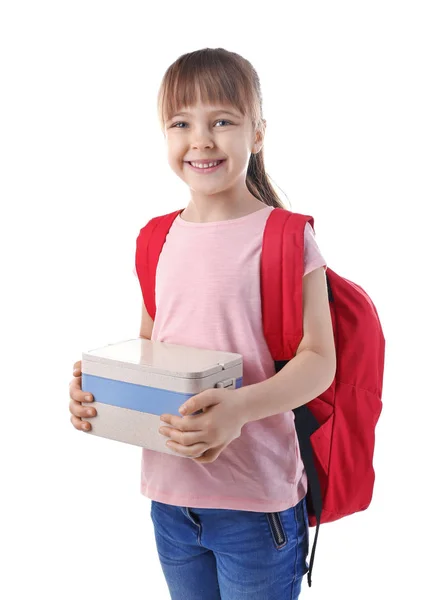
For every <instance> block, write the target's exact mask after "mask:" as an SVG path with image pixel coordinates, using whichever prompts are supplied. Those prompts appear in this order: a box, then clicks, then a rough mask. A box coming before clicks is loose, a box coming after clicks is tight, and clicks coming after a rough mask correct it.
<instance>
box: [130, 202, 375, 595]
mask: <svg viewBox="0 0 448 600" xmlns="http://www.w3.org/2000/svg"><path fill="white" fill-rule="evenodd" d="M180 212H182V210H178V211H175V212H173V213H170V214H168V215H164V216H161V217H155V218H153V219H151V220H150V221H149V223H148V224H147V225H146V226H145V227H143V228H142V229H141V231H140V234H139V236H138V238H137V244H136V256H135V265H136V271H137V275H138V278H139V281H140V286H141V289H142V294H143V299H144V302H145V306H146V309H147V311H148V314H149V315H150V316H151V318H152V319H154V318H155V313H156V306H155V276H156V269H157V263H158V260H159V255H160V252H161V250H162V247H163V244H164V243H165V239H166V235H167V233H168V231H169V229H170V227H171V224H172V222H173V221H174V219H175V218H176V217H177V215H178V214H179V213H180ZM307 222H309V223H310V225H311V226H312V227H313V228H314V219H313V217H310V216H307V215H301V214H297V213H293V212H290V211H288V210H285V209H281V208H275V209H273V210H272V212H271V214H270V216H269V217H268V220H267V222H266V226H265V231H264V235H263V245H262V253H261V272H260V281H261V302H262V317H263V331H264V335H265V339H266V342H267V344H268V347H269V350H270V352H271V355H272V358H273V360H274V361H275V368H276V371H277V372H278V371H279V370H280V369H281V368H282V367H283V366H284V365H285V364H286V363H287V362H288V361H289V360H291V359H292V358H294V356H295V354H296V351H297V348H298V346H299V344H300V341H301V339H302V336H303V318H302V280H303V274H304V233H305V225H306V223H307ZM326 276H327V288H328V298H329V304H330V311H331V319H332V323H333V333H334V340H335V346H336V358H337V367H336V376H335V378H334V380H333V383H332V384H331V386H330V387H329V388H328V389H327V390H326V391H325V392H323V393H322V394H321V395H320V396H319V397H317V398H315V399H314V400H312V401H311V402H308V403H307V404H305V405H303V406H300V407H299V408H296V409H294V411H293V412H294V414H295V428H296V433H297V437H298V441H299V446H300V452H301V457H302V460H303V464H304V467H305V471H306V474H307V478H308V494H307V506H308V514H309V525H310V526H312V527H313V526H316V534H315V537H314V544H313V548H312V552H311V558H310V566H309V571H308V585H309V586H311V573H312V569H313V563H314V555H315V551H316V543H317V537H318V533H319V527H320V524H321V523H328V522H330V521H336V520H337V519H340V518H342V517H345V516H347V515H350V514H353V513H355V512H358V511H362V510H365V509H366V508H367V507H368V506H369V504H370V502H371V499H372V494H373V485H374V479H375V473H374V469H373V451H374V444H375V426H376V423H377V421H378V418H379V416H380V413H381V409H382V402H381V396H382V387H383V372H384V355H385V339H384V335H383V331H382V328H381V323H380V320H379V317H378V313H377V311H376V308H375V306H374V305H373V303H372V301H371V299H370V298H369V296H368V295H367V294H366V292H365V291H364V290H363V289H362V288H361V287H359V286H358V285H356V284H355V283H353V282H351V281H349V280H348V279H344V278H343V277H341V276H340V275H337V274H336V273H335V272H334V271H332V270H331V269H329V268H327V271H326ZM279 307H281V310H279Z"/></svg>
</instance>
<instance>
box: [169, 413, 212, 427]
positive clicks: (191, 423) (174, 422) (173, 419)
mask: <svg viewBox="0 0 448 600" xmlns="http://www.w3.org/2000/svg"><path fill="white" fill-rule="evenodd" d="M160 425H170V426H171V427H175V428H176V429H179V430H180V431H200V430H201V429H204V427H203V423H202V422H201V421H199V417H198V416H194V417H193V416H192V415H190V416H188V417H177V416H176V415H169V414H163V415H160Z"/></svg>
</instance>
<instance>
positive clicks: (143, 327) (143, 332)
mask: <svg viewBox="0 0 448 600" xmlns="http://www.w3.org/2000/svg"><path fill="white" fill-rule="evenodd" d="M153 327H154V321H153V320H152V319H151V317H150V316H149V314H148V311H147V310H146V307H145V303H144V302H142V321H141V324H140V335H139V337H141V338H145V339H147V340H150V339H151V335H152V328H153Z"/></svg>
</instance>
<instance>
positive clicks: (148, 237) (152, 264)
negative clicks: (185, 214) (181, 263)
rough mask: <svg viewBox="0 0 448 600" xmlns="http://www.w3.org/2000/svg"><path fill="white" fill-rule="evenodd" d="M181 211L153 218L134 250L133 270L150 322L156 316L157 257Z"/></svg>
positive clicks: (141, 231)
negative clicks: (135, 272) (135, 273)
mask: <svg viewBox="0 0 448 600" xmlns="http://www.w3.org/2000/svg"><path fill="white" fill-rule="evenodd" d="M182 210H183V209H180V210H176V211H174V212H172V213H169V214H167V215H162V216H160V217H154V218H153V219H151V220H150V221H149V222H148V223H147V224H146V225H145V226H144V227H143V228H142V229H141V230H140V233H139V235H138V237H137V242H136V250H135V270H136V271H137V276H138V280H139V282H140V287H141V290H142V295H143V302H144V303H145V307H146V310H147V311H148V314H149V316H150V317H151V319H152V320H154V319H155V316H156V294H155V291H156V271H157V264H158V262H159V256H160V253H161V251H162V248H163V244H164V243H165V240H166V236H167V234H168V231H169V230H170V228H171V225H172V224H173V221H174V219H175V218H176V217H177V215H178V214H180V213H181V212H182Z"/></svg>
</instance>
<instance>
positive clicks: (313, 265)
mask: <svg viewBox="0 0 448 600" xmlns="http://www.w3.org/2000/svg"><path fill="white" fill-rule="evenodd" d="M304 267H305V269H304V273H303V276H305V275H308V273H311V271H314V270H315V269H318V268H319V267H325V270H327V262H326V260H325V258H324V257H323V255H322V253H321V251H320V249H319V246H318V245H317V242H316V238H315V235H314V231H313V228H312V227H311V225H310V223H307V224H306V226H305V237H304Z"/></svg>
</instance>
